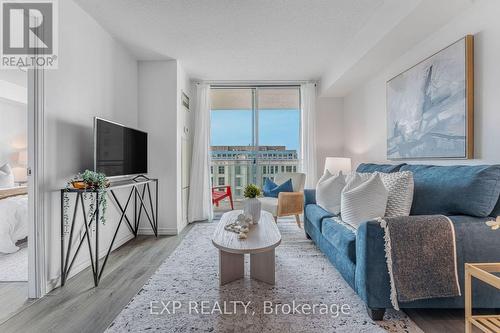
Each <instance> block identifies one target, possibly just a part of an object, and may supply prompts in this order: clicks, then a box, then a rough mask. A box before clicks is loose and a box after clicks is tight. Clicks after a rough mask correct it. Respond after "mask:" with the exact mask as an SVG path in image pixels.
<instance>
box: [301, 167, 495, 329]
mask: <svg viewBox="0 0 500 333" xmlns="http://www.w3.org/2000/svg"><path fill="white" fill-rule="evenodd" d="M404 170H409V171H412V172H413V177H414V182H415V191H414V200H413V205H412V210H411V215H427V214H444V215H447V216H449V217H450V219H451V220H452V222H453V224H454V227H455V233H456V246H457V260H458V274H459V280H460V287H461V291H462V296H461V297H447V298H434V299H428V300H419V301H414V302H409V303H401V304H400V307H401V308H403V309H404V308H463V307H464V296H463V295H464V264H465V263H473V262H500V231H493V230H491V229H490V228H489V227H488V226H487V225H486V224H485V221H487V220H488V219H491V217H489V216H495V217H496V216H498V215H500V200H499V196H500V165H490V166H433V165H407V164H399V165H388V164H361V165H360V166H359V167H358V169H357V171H358V172H375V171H379V172H397V171H404ZM337 218H338V217H335V216H334V215H333V214H331V213H330V212H327V211H325V210H324V209H322V208H321V207H319V206H318V205H316V200H315V190H305V206H304V229H305V232H306V236H307V237H308V238H310V239H312V240H313V241H314V242H315V243H316V245H317V246H318V247H319V248H320V250H321V251H322V252H323V253H324V254H325V255H326V256H327V257H328V259H329V260H330V261H331V263H332V264H333V265H334V266H335V267H336V268H337V270H338V271H339V272H340V273H341V274H342V276H343V277H344V279H345V280H346V281H347V283H348V284H349V285H350V286H351V287H352V288H353V289H354V290H355V291H356V293H358V295H359V296H360V297H361V299H363V301H364V302H365V303H366V305H367V310H368V313H369V315H370V316H371V317H372V318H373V319H375V320H379V319H381V317H383V315H384V312H385V309H386V308H392V305H391V301H390V298H389V293H390V287H389V274H388V270H387V264H386V259H385V252H384V239H383V230H382V228H381V227H380V225H379V223H378V222H376V221H366V222H365V223H363V224H362V225H361V226H360V227H359V229H358V230H357V232H353V231H352V230H351V229H349V228H348V227H346V226H345V225H344V224H341V223H338V222H336V221H335V220H336V219H337ZM414 274H415V278H418V274H419V272H414ZM473 296H474V299H473V305H474V307H475V308H500V292H498V291H497V290H495V289H493V287H491V286H488V285H486V284H483V283H474V284H473Z"/></svg>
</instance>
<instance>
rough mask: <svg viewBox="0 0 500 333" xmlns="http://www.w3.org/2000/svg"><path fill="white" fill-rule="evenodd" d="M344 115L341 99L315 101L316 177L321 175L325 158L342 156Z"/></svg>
mask: <svg viewBox="0 0 500 333" xmlns="http://www.w3.org/2000/svg"><path fill="white" fill-rule="evenodd" d="M343 125H344V115H343V99H342V98H333V97H331V98H321V97H319V98H317V99H316V133H317V135H316V145H317V150H316V154H317V168H318V169H317V170H318V171H317V175H318V177H320V176H321V175H322V174H323V169H324V166H325V158H326V157H328V156H331V157H335V156H337V157H343V156H344V129H343Z"/></svg>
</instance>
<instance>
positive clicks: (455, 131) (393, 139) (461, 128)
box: [387, 36, 473, 160]
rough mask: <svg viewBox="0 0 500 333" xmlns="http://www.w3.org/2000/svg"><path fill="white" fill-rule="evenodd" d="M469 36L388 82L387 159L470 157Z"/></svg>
mask: <svg viewBox="0 0 500 333" xmlns="http://www.w3.org/2000/svg"><path fill="white" fill-rule="evenodd" d="M471 47H473V45H472V36H467V37H465V38H463V39H461V40H459V41H457V42H456V43H454V44H452V45H450V46H448V47H447V48H445V49H443V50H441V51H440V52H438V53H436V54H434V55H433V56H431V57H429V58H427V59H425V60H424V61H422V62H420V63H419V64H417V65H415V66H414V67H412V68H410V69H408V70H407V71H405V72H403V73H401V74H399V75H398V76H396V77H394V78H393V79H391V80H389V81H388V82H387V132H388V133H387V158H388V159H395V160H396V159H434V158H463V159H465V158H471V157H472V153H473V137H472V136H473V128H470V127H471V126H472V124H473V122H472V120H473V119H472V117H473V91H472V90H473V85H472V81H471V80H473V68H471V67H470V66H473V62H472V53H471V52H472V50H470V49H468V48H471Z"/></svg>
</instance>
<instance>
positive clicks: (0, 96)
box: [0, 70, 28, 180]
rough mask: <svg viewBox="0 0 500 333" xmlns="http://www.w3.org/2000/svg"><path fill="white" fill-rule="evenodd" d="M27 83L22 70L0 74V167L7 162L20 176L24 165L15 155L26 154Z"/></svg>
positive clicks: (23, 170)
mask: <svg viewBox="0 0 500 333" xmlns="http://www.w3.org/2000/svg"><path fill="white" fill-rule="evenodd" d="M27 84H28V75H27V73H26V72H24V71H21V70H1V71H0V119H1V121H0V166H1V165H3V164H4V163H9V164H10V165H11V167H13V168H18V170H15V171H16V173H17V174H24V175H25V174H26V165H20V164H18V159H17V157H18V156H17V153H18V152H20V151H26V149H27V145H28V107H27V98H28V90H27V88H26V87H27ZM24 175H23V177H22V178H23V179H22V180H25V179H24V178H26V177H25V176H24Z"/></svg>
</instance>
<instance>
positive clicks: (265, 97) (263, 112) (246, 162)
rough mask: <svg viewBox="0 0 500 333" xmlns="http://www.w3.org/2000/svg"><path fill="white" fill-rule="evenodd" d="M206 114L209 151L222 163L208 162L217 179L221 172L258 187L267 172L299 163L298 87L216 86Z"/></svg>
mask: <svg viewBox="0 0 500 333" xmlns="http://www.w3.org/2000/svg"><path fill="white" fill-rule="evenodd" d="M210 113H211V117H210V118H211V120H210V135H211V137H210V140H211V142H210V144H211V148H210V150H211V154H212V156H215V155H219V156H220V159H219V160H222V159H224V166H219V165H217V159H214V161H213V162H212V163H213V164H212V165H214V166H215V167H216V168H217V169H215V174H214V175H215V176H216V177H215V178H216V181H217V182H218V180H219V178H217V176H218V175H225V184H227V185H229V184H231V185H233V186H235V187H236V186H240V185H241V186H244V185H246V184H250V183H253V184H256V185H257V186H259V187H262V185H263V181H264V178H265V177H266V176H268V175H275V174H277V173H279V172H285V170H287V168H286V167H285V163H286V164H289V165H290V166H293V165H297V166H298V165H299V160H298V159H297V158H296V156H297V152H299V151H300V118H301V117H300V88H299V87H298V86H289V87H273V86H266V87H238V88H235V87H217V88H215V87H214V88H212V89H211V111H210ZM285 160H286V161H288V162H285V163H284V162H283V161H285ZM218 163H221V162H218ZM226 167H227V168H226ZM291 170H292V169H291V168H289V169H288V170H287V171H291ZM238 178H240V180H238ZM270 179H272V177H270ZM234 195H235V199H236V200H238V199H241V197H240V198H238V192H237V191H234Z"/></svg>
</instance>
